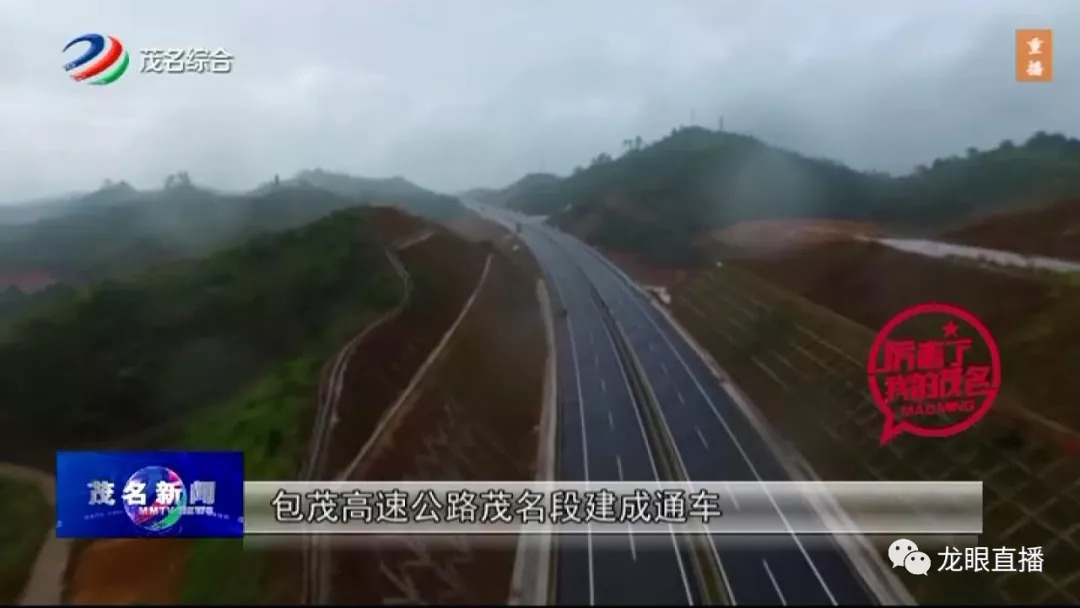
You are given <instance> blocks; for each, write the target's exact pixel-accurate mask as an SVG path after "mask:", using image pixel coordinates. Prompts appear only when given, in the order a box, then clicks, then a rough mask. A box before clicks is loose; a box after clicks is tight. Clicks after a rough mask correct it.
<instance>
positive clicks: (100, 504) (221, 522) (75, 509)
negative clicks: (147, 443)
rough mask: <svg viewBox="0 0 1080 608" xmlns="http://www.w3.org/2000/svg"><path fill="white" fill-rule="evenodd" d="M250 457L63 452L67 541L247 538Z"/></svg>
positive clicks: (61, 518) (60, 489)
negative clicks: (247, 467) (246, 475)
mask: <svg viewBox="0 0 1080 608" xmlns="http://www.w3.org/2000/svg"><path fill="white" fill-rule="evenodd" d="M243 534H244V456H243V453H242V452H58V453H57V454H56V535H57V536H59V537H62V538H144V537H163V536H164V537H186V538H239V537H241V536H243Z"/></svg>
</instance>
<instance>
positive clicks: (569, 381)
mask: <svg viewBox="0 0 1080 608" xmlns="http://www.w3.org/2000/svg"><path fill="white" fill-rule="evenodd" d="M522 237H523V239H524V240H525V242H526V244H527V245H528V246H529V247H530V248H531V249H532V251H533V253H534V254H535V256H536V257H537V259H538V261H539V262H540V265H541V267H542V268H543V269H544V272H545V274H546V275H547V276H546V277H545V279H546V281H547V283H548V285H549V287H550V288H551V294H552V298H553V300H555V307H556V309H558V308H560V307H562V308H564V309H565V310H566V315H565V316H559V315H557V316H556V319H555V321H556V324H555V333H556V348H557V350H558V352H557V355H556V359H557V365H558V368H557V369H558V372H557V374H556V377H557V380H558V395H559V407H560V412H559V416H560V420H561V425H560V429H559V478H560V479H562V480H567V481H590V480H600V481H615V480H625V481H652V480H656V479H658V472H657V467H656V464H655V461H654V458H653V454H652V453H651V450H650V446H649V442H648V440H647V435H646V431H645V427H644V423H643V421H642V419H641V415H640V412H639V410H638V408H637V407H636V405H635V404H634V400H633V398H632V396H631V392H630V386H629V383H628V380H627V378H626V375H625V371H624V370H623V368H622V365H621V363H620V360H619V358H618V355H617V354H616V351H615V345H614V341H613V340H614V338H613V337H612V335H611V333H610V332H609V330H608V328H607V325H606V324H605V323H604V320H603V318H602V317H601V315H602V314H603V313H602V311H601V308H600V306H599V303H598V302H597V300H596V297H595V296H594V293H593V291H592V289H591V287H590V285H589V283H588V280H587V278H586V276H585V275H584V274H583V273H582V272H581V270H580V269H579V268H577V267H576V266H574V265H573V264H568V263H566V258H565V256H566V254H565V252H564V251H562V250H561V248H560V247H558V246H557V245H555V244H554V243H552V242H551V241H550V240H549V239H548V238H547V237H545V236H544V235H543V234H541V233H540V229H538V228H535V227H532V226H527V227H526V228H525V230H524V231H523V234H522ZM575 540H580V541H581V542H580V543H578V544H576V545H570V544H568V543H565V542H564V543H559V544H558V545H557V549H556V550H557V552H558V555H557V559H556V566H555V567H556V577H557V581H558V584H557V587H556V601H557V603H558V604H577V605H582V604H589V605H593V604H669V605H673V604H682V605H688V604H696V603H700V592H699V591H698V589H697V587H696V585H695V583H694V580H695V576H694V575H693V573H692V568H691V565H690V563H689V558H688V556H686V555H684V554H683V553H682V552H681V551H680V549H679V547H678V544H677V543H676V542H675V538H674V536H672V537H671V538H670V539H669V540H670V542H668V543H664V545H665V546H663V547H662V548H661V547H657V546H655V545H653V546H651V547H650V548H649V550H640V551H639V550H638V547H637V542H639V541H635V539H634V538H633V536H632V535H630V534H627V536H625V537H615V538H612V537H607V538H606V539H605V543H604V545H603V546H602V547H598V546H595V545H594V542H593V538H592V537H591V536H590V537H586V538H584V539H575ZM582 544H583V545H584V547H582V546H581V545H582Z"/></svg>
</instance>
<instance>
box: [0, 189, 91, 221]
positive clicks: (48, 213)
mask: <svg viewBox="0 0 1080 608" xmlns="http://www.w3.org/2000/svg"><path fill="white" fill-rule="evenodd" d="M83 196H85V194H66V195H63V196H55V197H49V198H41V199H35V200H30V201H24V202H19V203H13V204H8V205H0V226H4V225H16V224H30V223H33V222H37V221H41V220H44V219H48V218H51V217H56V216H58V215H63V214H64V213H67V212H68V210H70V209H71V206H72V204H73V203H74V202H75V201H78V200H79V199H80V198H82V197H83Z"/></svg>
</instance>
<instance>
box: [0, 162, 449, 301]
mask: <svg viewBox="0 0 1080 608" xmlns="http://www.w3.org/2000/svg"><path fill="white" fill-rule="evenodd" d="M40 204H45V203H36V204H32V205H18V206H13V207H11V208H9V210H8V213H12V212H11V211H10V209H15V208H20V207H27V208H31V207H34V206H36V205H40ZM49 204H52V205H55V206H54V207H51V208H50V209H48V210H45V211H43V213H44V215H45V217H44V218H42V219H38V220H37V221H34V222H23V223H9V225H0V275H3V274H5V273H12V272H20V271H25V270H27V269H34V270H35V271H41V272H45V273H48V274H50V275H51V276H53V277H55V278H57V279H58V280H60V281H65V282H70V281H76V282H77V281H84V280H92V279H97V278H102V277H107V276H112V275H116V274H122V273H124V272H128V271H131V270H135V269H138V268H142V267H146V266H149V265H153V264H156V263H163V262H169V261H175V260H179V259H186V258H191V257H197V256H201V255H204V254H206V253H208V252H210V251H213V250H215V249H218V248H221V247H224V246H227V245H231V244H234V243H236V242H239V241H241V240H244V239H246V238H248V237H250V236H252V235H255V234H258V233H262V232H269V231H278V230H284V229H288V228H293V227H296V226H300V225H302V224H306V223H309V222H312V221H314V220H317V219H319V218H321V217H323V216H325V215H328V214H330V213H332V212H334V211H336V210H339V209H343V208H345V207H351V206H355V205H366V204H385V205H396V206H399V207H401V208H403V209H405V210H407V211H409V212H410V213H413V214H416V215H420V216H423V217H426V218H429V219H432V220H436V221H440V220H447V219H451V218H453V217H454V216H456V215H457V214H458V213H462V212H463V211H464V208H463V207H462V206H461V204H460V202H458V201H457V200H456V199H454V198H452V197H448V196H443V195H439V194H435V193H433V192H430V191H427V190H425V189H423V188H420V187H419V186H416V185H414V184H411V183H410V182H408V181H406V180H404V179H401V178H391V179H385V180H370V179H364V178H357V177H352V176H348V175H343V174H335V173H329V172H324V171H319V170H314V171H304V172H302V173H300V174H298V175H297V176H295V177H293V178H289V179H285V180H280V179H275V180H272V181H270V182H269V183H267V184H264V185H262V186H260V187H258V188H256V189H254V190H253V191H251V192H249V193H244V194H227V193H221V192H215V191H212V190H209V189H205V188H202V187H199V186H197V185H195V184H194V183H193V182H192V180H191V178H190V176H188V175H187V174H186V173H185V172H180V173H177V174H175V175H170V176H169V177H168V179H166V182H165V186H164V187H163V188H162V189H159V190H151V191H138V190H136V189H134V188H132V187H131V186H130V185H129V184H127V183H125V182H118V183H114V182H106V183H105V185H104V186H103V187H102V188H101V189H99V190H97V191H95V192H92V193H89V194H85V195H82V196H79V197H74V198H70V199H64V200H63V201H58V202H54V203H49ZM22 213H23V214H24V216H25V215H27V214H28V213H29V212H26V211H23V212H22ZM30 215H32V214H30ZM2 220H3V216H0V221H2Z"/></svg>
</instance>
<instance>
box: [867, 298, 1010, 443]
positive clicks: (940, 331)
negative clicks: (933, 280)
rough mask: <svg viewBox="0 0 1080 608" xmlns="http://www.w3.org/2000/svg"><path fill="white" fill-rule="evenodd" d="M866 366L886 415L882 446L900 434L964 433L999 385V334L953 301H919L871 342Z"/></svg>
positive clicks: (982, 413)
mask: <svg viewBox="0 0 1080 608" xmlns="http://www.w3.org/2000/svg"><path fill="white" fill-rule="evenodd" d="M866 372H867V377H868V380H869V384H870V395H871V396H872V397H873V398H874V403H876V404H877V406H878V409H880V410H881V411H882V413H883V414H885V425H884V428H883V429H882V431H881V445H885V444H886V443H888V442H890V441H892V440H893V439H894V438H895V437H896V436H897V435H899V434H900V433H910V434H912V435H916V436H918V437H949V436H952V435H956V434H957V433H961V432H963V431H965V430H967V429H968V428H971V426H972V425H974V424H975V423H976V422H978V421H979V420H980V419H981V418H982V417H983V416H985V415H986V412H987V411H988V410H989V409H990V406H992V405H993V404H994V400H995V399H997V395H998V390H999V388H1000V387H1001V358H1000V356H999V354H998V348H997V343H995V342H994V338H993V336H991V335H990V332H989V331H988V330H987V329H986V327H985V326H984V325H983V324H982V322H980V321H979V319H978V318H976V317H975V315H972V314H971V313H969V312H967V311H966V310H963V309H961V308H957V307H955V306H952V305H949V304H919V305H917V306H912V307H911V308H908V309H907V310H904V311H903V312H901V313H900V314H898V315H896V316H895V317H893V318H892V319H890V320H889V322H888V323H886V324H885V326H884V327H882V328H881V331H880V332H878V335H877V338H876V339H875V340H874V345H873V346H872V347H870V358H869V360H868V361H867V365H866Z"/></svg>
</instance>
